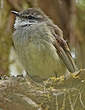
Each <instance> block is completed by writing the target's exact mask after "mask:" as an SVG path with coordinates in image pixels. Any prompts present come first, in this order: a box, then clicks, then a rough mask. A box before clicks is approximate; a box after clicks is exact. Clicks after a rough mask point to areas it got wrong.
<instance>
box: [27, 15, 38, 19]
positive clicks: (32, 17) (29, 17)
mask: <svg viewBox="0 0 85 110" xmlns="http://www.w3.org/2000/svg"><path fill="white" fill-rule="evenodd" d="M27 18H28V19H36V18H35V17H34V16H31V15H29V16H28V17H27Z"/></svg>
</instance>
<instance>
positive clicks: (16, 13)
mask: <svg viewBox="0 0 85 110" xmlns="http://www.w3.org/2000/svg"><path fill="white" fill-rule="evenodd" d="M11 13H13V14H14V15H16V16H19V12H17V11H11Z"/></svg>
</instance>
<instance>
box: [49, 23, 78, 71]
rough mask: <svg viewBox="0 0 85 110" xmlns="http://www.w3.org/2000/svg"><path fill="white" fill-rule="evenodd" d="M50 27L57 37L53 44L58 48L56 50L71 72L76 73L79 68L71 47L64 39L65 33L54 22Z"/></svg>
mask: <svg viewBox="0 0 85 110" xmlns="http://www.w3.org/2000/svg"><path fill="white" fill-rule="evenodd" d="M50 29H51V32H52V35H53V36H54V37H55V39H56V40H55V41H54V42H53V45H54V46H55V48H56V51H57V53H58V55H59V56H60V58H61V59H62V61H63V63H64V64H65V65H66V67H67V68H68V70H69V71H70V72H71V73H74V72H75V71H76V70H77V68H76V65H75V62H74V60H73V58H72V56H71V53H70V49H69V47H68V45H67V43H66V41H65V40H64V39H63V33H62V31H61V30H60V28H58V27H57V26H56V25H54V24H52V25H50Z"/></svg>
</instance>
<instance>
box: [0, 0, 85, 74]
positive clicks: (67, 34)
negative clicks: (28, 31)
mask: <svg viewBox="0 0 85 110" xmlns="http://www.w3.org/2000/svg"><path fill="white" fill-rule="evenodd" d="M30 7H39V8H41V9H42V10H43V11H44V12H45V13H46V14H47V15H48V16H49V17H50V18H51V19H52V20H53V21H54V23H55V24H57V25H58V26H59V27H60V28H61V29H62V30H63V34H64V39H65V40H67V42H68V44H69V46H70V48H71V52H72V56H73V57H74V59H75V62H76V64H77V66H78V67H79V68H85V0H0V75H4V74H8V73H9V71H11V70H12V69H11V70H10V65H11V64H12V63H14V59H17V58H16V57H15V56H16V55H15V53H14V51H13V50H12V33H13V31H14V29H13V24H14V19H15V17H14V16H13V14H12V13H11V10H16V11H20V10H23V9H27V8H30ZM12 55H13V56H12ZM14 57H15V58H14ZM11 67H12V66H11ZM15 70H16V68H15ZM20 70H21V68H20ZM21 71H22V70H21Z"/></svg>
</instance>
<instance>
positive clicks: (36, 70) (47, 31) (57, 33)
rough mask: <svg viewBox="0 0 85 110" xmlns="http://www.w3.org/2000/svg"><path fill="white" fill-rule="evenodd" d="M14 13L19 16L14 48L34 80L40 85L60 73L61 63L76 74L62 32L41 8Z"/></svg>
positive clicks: (16, 24)
mask: <svg viewBox="0 0 85 110" xmlns="http://www.w3.org/2000/svg"><path fill="white" fill-rule="evenodd" d="M11 12H12V13H13V14H14V15H15V16H16V19H15V23H14V29H15V31H14V33H13V37H12V40H13V45H14V49H15V52H16V54H17V56H18V58H19V61H20V62H21V64H22V65H23V67H24V69H25V71H26V72H27V74H28V75H29V76H30V77H31V78H32V79H33V80H35V81H37V82H38V81H39V82H40V81H43V80H46V79H48V78H49V77H51V76H54V74H60V73H59V69H60V70H62V69H61V68H59V67H60V65H61V64H60V63H59V62H62V64H63V65H64V66H65V67H66V68H67V70H68V71H69V72H70V73H74V72H76V71H77V67H76V64H75V62H74V60H73V58H72V55H71V52H70V49H69V46H68V44H67V42H66V41H65V40H64V38H63V31H62V30H61V29H60V28H59V27H58V26H57V25H55V24H54V23H53V21H52V20H51V19H50V18H49V17H48V16H47V15H46V14H45V13H44V12H43V11H42V10H41V9H38V8H28V9H25V10H22V11H20V12H17V11H11Z"/></svg>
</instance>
